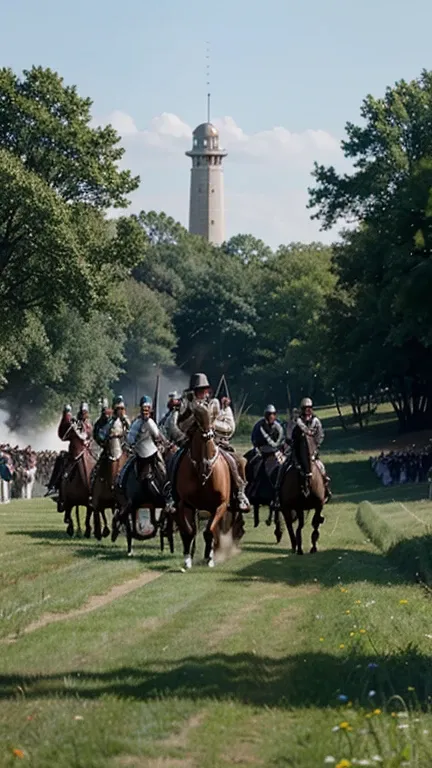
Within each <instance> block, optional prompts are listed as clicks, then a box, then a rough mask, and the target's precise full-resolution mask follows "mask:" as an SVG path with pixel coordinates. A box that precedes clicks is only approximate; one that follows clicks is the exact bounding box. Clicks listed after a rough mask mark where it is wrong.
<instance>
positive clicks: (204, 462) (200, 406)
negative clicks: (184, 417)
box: [190, 403, 219, 485]
mask: <svg viewBox="0 0 432 768" xmlns="http://www.w3.org/2000/svg"><path fill="white" fill-rule="evenodd" d="M194 414H195V424H196V429H195V432H194V434H193V436H192V440H191V446H190V456H191V459H192V462H193V464H194V465H195V467H196V469H197V471H198V474H199V476H200V478H201V480H202V484H203V485H204V483H205V482H206V481H207V480H208V479H209V477H210V475H211V473H212V471H213V466H214V464H215V462H216V459H217V457H218V453H219V451H218V448H217V446H216V443H215V441H214V432H213V429H212V416H211V413H210V410H209V408H208V405H207V404H205V403H196V404H195V407H194Z"/></svg>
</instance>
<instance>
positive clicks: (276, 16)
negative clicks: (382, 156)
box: [0, 0, 432, 247]
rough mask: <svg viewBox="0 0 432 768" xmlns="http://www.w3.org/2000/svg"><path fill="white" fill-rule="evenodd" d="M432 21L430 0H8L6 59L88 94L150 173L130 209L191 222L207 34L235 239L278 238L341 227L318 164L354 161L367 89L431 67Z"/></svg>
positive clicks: (0, 11)
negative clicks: (313, 205) (315, 187)
mask: <svg viewBox="0 0 432 768" xmlns="http://www.w3.org/2000/svg"><path fill="white" fill-rule="evenodd" d="M431 29H432V3H430V0H411V1H410V2H409V3H408V2H407V0H363V2H361V3H359V2H355V1H354V0H345V2H342V0H303V2H300V1H299V0H297V2H294V0H266V2H261V1H260V2H259V1H258V0H219V2H217V0H183V2H180V0H153V2H149V0H122V2H118V0H116V2H114V0H103V1H102V0H74V1H73V2H70V0H68V2H66V1H65V0H56V1H54V0H38V1H37V2H35V0H13V1H12V0H0V62H1V66H8V67H11V68H12V69H13V70H14V71H15V72H17V73H20V72H22V70H23V69H28V68H30V67H31V66H32V65H33V64H36V65H42V66H46V67H51V68H52V69H54V70H56V71H58V72H59V73H60V74H61V75H62V76H63V78H64V80H65V82H66V83H68V84H75V85H77V87H78V90H79V92H80V94H81V95H83V96H90V97H91V99H92V100H93V118H94V121H95V123H98V124H105V123H108V122H110V123H112V124H113V125H114V127H116V128H117V130H118V131H119V133H121V135H122V144H123V146H124V147H125V150H126V152H125V156H124V160H123V163H124V165H125V166H126V167H128V168H130V169H131V170H132V171H133V173H134V174H139V175H140V177H141V185H140V188H139V190H138V191H137V192H136V193H134V195H133V196H132V200H131V207H130V209H129V210H130V211H139V210H142V209H143V210H157V211H165V212H166V213H167V214H169V215H171V216H173V217H174V218H175V219H177V220H178V221H180V222H181V223H182V224H184V225H185V226H187V221H188V205H189V202H188V198H189V180H190V170H189V168H190V160H189V159H188V158H186V157H185V155H184V152H185V151H186V150H187V149H188V148H189V146H190V145H191V132H192V130H193V128H194V127H196V125H198V124H199V123H201V122H203V121H204V120H205V119H206V93H207V86H206V47H207V41H209V42H210V51H211V54H210V56H211V58H210V81H211V92H212V121H213V122H214V123H215V125H216V126H217V127H218V128H219V130H220V134H221V143H222V145H223V146H224V147H225V148H226V150H227V151H228V157H227V158H226V160H225V161H224V179H225V198H226V226H227V232H226V235H227V237H230V236H232V235H235V234H238V233H251V234H253V235H255V236H256V237H259V238H261V239H263V240H264V241H265V242H266V243H268V244H269V245H271V246H272V247H277V245H279V244H280V243H288V242H291V241H312V240H318V239H321V240H324V241H326V242H329V241H330V240H331V239H334V238H335V237H336V236H337V231H333V232H330V233H323V232H321V231H320V228H319V223H318V222H316V221H311V218H310V211H308V210H307V209H306V204H307V199H308V195H307V188H308V186H309V185H310V184H311V183H312V181H313V180H312V178H311V170H312V168H313V163H314V161H318V162H320V163H324V164H327V165H335V166H336V167H337V168H338V169H340V170H346V169H347V166H346V163H345V161H344V158H343V154H342V152H341V149H340V142H341V139H342V138H343V136H344V126H345V124H346V123H347V121H352V122H359V121H360V107H361V103H362V100H363V99H364V97H365V96H366V95H367V94H369V93H372V94H373V95H374V96H377V97H379V96H381V95H383V94H384V91H385V88H386V87H387V86H389V85H393V84H394V82H395V81H397V80H399V79H401V78H404V79H406V80H410V79H413V78H415V77H417V76H418V75H419V74H420V72H421V70H422V69H423V68H426V69H429V68H431V66H432V46H431V43H430V36H431Z"/></svg>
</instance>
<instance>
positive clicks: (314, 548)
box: [310, 547, 318, 555]
mask: <svg viewBox="0 0 432 768" xmlns="http://www.w3.org/2000/svg"><path fill="white" fill-rule="evenodd" d="M317 551H318V550H317V548H316V547H311V551H310V554H311V555H315V554H316V553H317Z"/></svg>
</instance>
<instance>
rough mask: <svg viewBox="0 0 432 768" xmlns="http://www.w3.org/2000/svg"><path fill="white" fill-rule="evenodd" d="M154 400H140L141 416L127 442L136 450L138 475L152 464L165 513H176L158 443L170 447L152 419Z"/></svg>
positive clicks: (145, 396) (144, 398)
mask: <svg viewBox="0 0 432 768" xmlns="http://www.w3.org/2000/svg"><path fill="white" fill-rule="evenodd" d="M151 410H152V400H151V398H150V397H148V395H143V397H142V398H141V400H140V415H139V416H138V417H137V418H136V419H135V421H134V422H133V423H132V426H131V428H130V432H129V434H128V436H127V442H128V443H129V445H130V446H132V447H134V448H135V454H136V462H137V469H138V474H139V475H140V474H141V472H142V470H143V469H144V467H145V466H146V465H147V464H151V467H152V469H153V472H154V475H155V479H156V482H157V484H158V488H159V491H160V492H161V494H162V496H163V498H164V501H165V511H166V512H170V513H173V512H175V505H174V500H173V497H172V492H171V483H170V482H169V480H168V475H167V471H166V466H165V462H164V460H163V458H162V455H161V453H160V452H159V449H158V447H157V443H162V444H163V445H167V446H168V445H169V443H168V441H167V439H166V438H165V437H164V436H163V435H162V433H161V432H160V430H159V428H158V426H157V424H156V423H155V422H154V421H153V419H152V418H151V417H150V414H151Z"/></svg>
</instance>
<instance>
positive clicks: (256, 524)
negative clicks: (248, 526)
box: [254, 520, 259, 528]
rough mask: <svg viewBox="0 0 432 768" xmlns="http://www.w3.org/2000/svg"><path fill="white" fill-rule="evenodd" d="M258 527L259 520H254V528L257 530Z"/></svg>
mask: <svg viewBox="0 0 432 768" xmlns="http://www.w3.org/2000/svg"><path fill="white" fill-rule="evenodd" d="M258 526H259V520H255V521H254V528H258Z"/></svg>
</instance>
